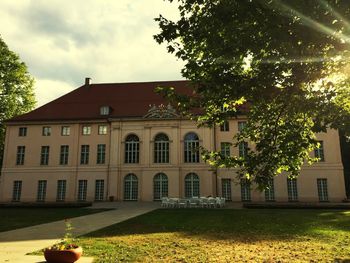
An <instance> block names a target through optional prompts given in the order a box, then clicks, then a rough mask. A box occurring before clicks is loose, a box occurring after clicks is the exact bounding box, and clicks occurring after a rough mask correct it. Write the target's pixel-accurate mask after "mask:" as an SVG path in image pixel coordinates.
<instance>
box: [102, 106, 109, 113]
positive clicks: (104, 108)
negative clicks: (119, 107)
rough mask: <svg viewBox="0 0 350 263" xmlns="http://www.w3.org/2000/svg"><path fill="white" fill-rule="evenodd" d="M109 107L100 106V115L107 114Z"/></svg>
mask: <svg viewBox="0 0 350 263" xmlns="http://www.w3.org/2000/svg"><path fill="white" fill-rule="evenodd" d="M109 112H110V107H109V106H102V107H101V108H100V115H109Z"/></svg>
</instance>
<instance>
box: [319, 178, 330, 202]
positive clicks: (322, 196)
mask: <svg viewBox="0 0 350 263" xmlns="http://www.w3.org/2000/svg"><path fill="white" fill-rule="evenodd" d="M317 192H318V199H319V201H320V202H328V201H329V199H328V182H327V179H326V178H317Z"/></svg>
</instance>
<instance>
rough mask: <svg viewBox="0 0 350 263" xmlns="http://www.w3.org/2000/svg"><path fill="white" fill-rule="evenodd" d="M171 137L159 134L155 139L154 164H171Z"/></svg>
mask: <svg viewBox="0 0 350 263" xmlns="http://www.w3.org/2000/svg"><path fill="white" fill-rule="evenodd" d="M169 144H170V143H169V137H168V136H167V135H166V134H164V133H159V134H157V135H156V136H155V138H154V163H169Z"/></svg>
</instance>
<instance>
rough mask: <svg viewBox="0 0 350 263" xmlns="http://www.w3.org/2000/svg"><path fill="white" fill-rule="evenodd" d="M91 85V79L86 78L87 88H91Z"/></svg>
mask: <svg viewBox="0 0 350 263" xmlns="http://www.w3.org/2000/svg"><path fill="white" fill-rule="evenodd" d="M90 85H91V78H85V86H87V87H88V86H90Z"/></svg>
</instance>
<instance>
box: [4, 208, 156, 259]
mask: <svg viewBox="0 0 350 263" xmlns="http://www.w3.org/2000/svg"><path fill="white" fill-rule="evenodd" d="M159 206H160V204H159V203H153V202H149V203H148V202H130V203H127V202H113V203H96V204H94V205H93V207H91V208H88V209H93V208H114V209H115V210H111V211H106V212H101V213H97V214H92V215H86V216H80V217H76V218H72V219H71V220H70V221H71V222H72V225H73V227H74V230H73V231H72V232H73V235H74V236H80V235H84V234H87V233H89V232H92V231H95V230H98V229H101V228H104V227H107V226H109V225H112V224H116V223H119V222H121V221H124V220H127V219H129V218H132V217H135V216H138V215H142V214H144V213H147V212H150V211H152V210H154V209H157V208H159ZM64 232H65V222H64V220H60V221H55V222H51V223H47V224H41V225H36V226H31V227H26V228H21V229H16V230H11V231H6V232H0V262H1V263H3V262H11V263H12V262H16V263H22V262H23V263H25V262H45V260H44V257H43V256H41V257H37V256H26V254H27V253H31V252H34V251H38V250H40V249H42V248H45V247H48V246H51V245H53V244H54V243H57V242H59V241H60V238H62V237H63V236H64ZM78 262H79V263H84V262H86V263H87V262H92V258H82V260H79V261H78Z"/></svg>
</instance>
